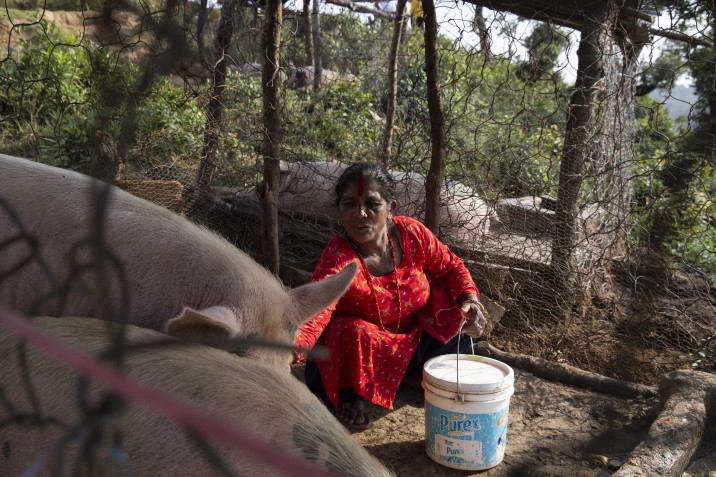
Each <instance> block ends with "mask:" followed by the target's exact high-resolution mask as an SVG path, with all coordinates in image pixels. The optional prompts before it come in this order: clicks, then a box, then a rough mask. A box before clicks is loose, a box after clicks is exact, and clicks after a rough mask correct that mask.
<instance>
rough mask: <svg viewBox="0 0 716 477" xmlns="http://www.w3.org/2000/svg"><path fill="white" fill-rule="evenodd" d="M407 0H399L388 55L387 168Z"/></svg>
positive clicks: (384, 139) (384, 145) (383, 158)
mask: <svg viewBox="0 0 716 477" xmlns="http://www.w3.org/2000/svg"><path fill="white" fill-rule="evenodd" d="M406 3H407V0H398V5H397V7H396V11H395V19H394V23H393V41H392V42H391V44H390V53H389V55H388V105H387V111H386V114H385V129H384V131H383V149H382V151H381V160H382V162H383V165H384V166H385V167H386V168H387V167H388V165H389V164H390V156H391V149H392V147H393V127H394V125H395V108H396V104H397V97H398V51H399V50H400V43H401V41H400V40H401V38H402V36H403V25H404V24H405V20H406V17H405V4H406Z"/></svg>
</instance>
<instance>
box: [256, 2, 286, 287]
mask: <svg viewBox="0 0 716 477" xmlns="http://www.w3.org/2000/svg"><path fill="white" fill-rule="evenodd" d="M282 10H283V5H282V3H281V0H267V3H266V18H265V22H266V24H265V26H264V36H263V50H264V54H265V56H264V58H265V61H264V65H263V69H262V72H261V81H262V83H263V84H262V86H263V93H264V103H263V106H264V147H263V150H264V180H263V182H262V183H261V185H260V188H259V190H260V194H261V238H262V246H263V253H264V258H265V261H266V263H265V265H266V268H268V269H269V270H270V271H271V272H273V273H274V274H275V275H278V272H279V266H280V262H279V243H278V189H279V180H280V163H279V158H280V141H281V138H280V135H281V115H280V109H279V88H280V86H281V84H280V83H281V82H280V81H279V74H278V73H279V71H278V67H279V46H280V44H281V36H280V33H281V21H282V17H283V11H282Z"/></svg>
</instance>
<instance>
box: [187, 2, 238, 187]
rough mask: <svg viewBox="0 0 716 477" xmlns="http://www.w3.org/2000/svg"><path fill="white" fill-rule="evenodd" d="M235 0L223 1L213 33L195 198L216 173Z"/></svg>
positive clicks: (207, 185) (208, 184)
mask: <svg viewBox="0 0 716 477" xmlns="http://www.w3.org/2000/svg"><path fill="white" fill-rule="evenodd" d="M235 9H236V0H227V1H226V2H224V4H223V5H222V6H221V20H220V21H219V26H218V28H217V30H216V39H215V40H214V54H215V66H214V75H213V86H212V88H211V94H210V96H209V105H208V107H207V109H208V111H207V115H206V127H205V128H204V146H203V149H202V152H201V162H200V164H199V172H198V173H197V178H196V188H197V192H198V193H199V197H201V195H202V194H204V193H205V192H206V191H207V190H208V189H209V186H210V185H211V182H212V180H213V178H214V172H216V162H215V160H214V159H215V156H216V149H217V147H218V146H219V136H220V133H221V122H222V121H221V116H222V113H223V108H224V106H223V96H224V88H225V87H226V50H227V49H228V48H229V44H230V43H231V37H232V35H233V34H234V11H235Z"/></svg>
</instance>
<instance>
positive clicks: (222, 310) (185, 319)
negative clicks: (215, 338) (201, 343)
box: [164, 305, 236, 337]
mask: <svg viewBox="0 0 716 477" xmlns="http://www.w3.org/2000/svg"><path fill="white" fill-rule="evenodd" d="M232 325H233V326H232ZM164 328H165V331H166V333H167V334H170V335H172V336H180V337H190V336H197V335H207V334H211V335H220V336H233V335H234V334H235V333H234V330H235V328H236V313H235V312H233V311H232V310H231V309H230V308H228V307H226V306H221V305H217V306H212V307H209V308H203V309H201V310H199V311H197V310H193V309H191V308H188V307H185V308H184V309H183V310H182V312H181V313H180V314H179V316H177V317H175V318H172V319H171V320H169V321H168V322H167V324H166V325H165V326H164Z"/></svg>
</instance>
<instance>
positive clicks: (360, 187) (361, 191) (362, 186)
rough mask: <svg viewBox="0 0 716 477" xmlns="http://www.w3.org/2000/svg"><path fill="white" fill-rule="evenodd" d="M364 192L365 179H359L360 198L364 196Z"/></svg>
mask: <svg viewBox="0 0 716 477" xmlns="http://www.w3.org/2000/svg"><path fill="white" fill-rule="evenodd" d="M364 190H365V188H364V185H363V179H358V197H360V196H362V195H363V191H364Z"/></svg>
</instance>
